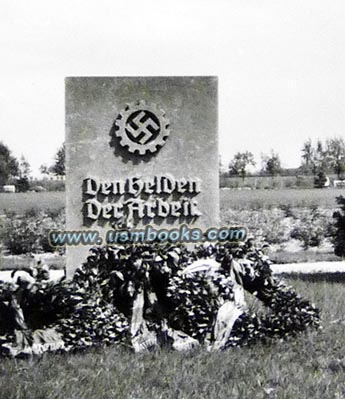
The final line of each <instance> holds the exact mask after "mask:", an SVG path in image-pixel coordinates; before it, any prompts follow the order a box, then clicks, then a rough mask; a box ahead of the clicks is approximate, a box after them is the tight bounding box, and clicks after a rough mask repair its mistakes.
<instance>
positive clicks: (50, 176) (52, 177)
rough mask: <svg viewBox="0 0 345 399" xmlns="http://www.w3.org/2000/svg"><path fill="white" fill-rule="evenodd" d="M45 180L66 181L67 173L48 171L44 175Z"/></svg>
mask: <svg viewBox="0 0 345 399" xmlns="http://www.w3.org/2000/svg"><path fill="white" fill-rule="evenodd" d="M43 180H50V181H65V180H66V176H65V175H57V174H56V173H48V174H46V175H44V177H43Z"/></svg>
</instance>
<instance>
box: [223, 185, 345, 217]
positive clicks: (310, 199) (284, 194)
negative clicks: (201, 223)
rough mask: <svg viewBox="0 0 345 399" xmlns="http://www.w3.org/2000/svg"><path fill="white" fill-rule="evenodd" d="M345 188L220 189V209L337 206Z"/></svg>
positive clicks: (329, 207) (328, 207)
mask: <svg viewBox="0 0 345 399" xmlns="http://www.w3.org/2000/svg"><path fill="white" fill-rule="evenodd" d="M340 195H343V196H344V195H345V189H299V190H292V189H283V190H231V189H221V190H220V211H221V214H222V212H223V211H226V210H227V209H228V208H231V209H262V208H266V209H270V208H280V207H282V206H284V207H286V206H291V207H295V208H304V207H314V206H318V207H321V208H327V209H333V208H336V206H337V205H336V197H338V196H340Z"/></svg>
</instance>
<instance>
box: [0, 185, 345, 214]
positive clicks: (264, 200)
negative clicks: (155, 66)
mask: <svg viewBox="0 0 345 399" xmlns="http://www.w3.org/2000/svg"><path fill="white" fill-rule="evenodd" d="M65 195H66V194H65V192H44V193H15V194H4V193H0V213H4V212H5V211H7V212H16V213H17V214H21V213H24V212H25V211H27V210H30V209H32V208H34V209H38V210H45V209H51V210H58V209H61V208H64V207H65ZM339 195H345V189H296V190H294V189H282V190H230V189H221V190H220V209H221V213H222V211H224V210H227V209H228V208H232V209H261V208H274V207H281V206H292V207H297V208H298V207H310V206H319V207H324V208H328V209H330V208H335V207H336V200H335V198H336V197H337V196H339Z"/></svg>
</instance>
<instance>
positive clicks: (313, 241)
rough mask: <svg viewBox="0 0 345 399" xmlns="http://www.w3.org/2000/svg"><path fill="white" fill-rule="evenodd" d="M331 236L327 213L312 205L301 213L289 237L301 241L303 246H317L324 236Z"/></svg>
mask: <svg viewBox="0 0 345 399" xmlns="http://www.w3.org/2000/svg"><path fill="white" fill-rule="evenodd" d="M330 236H331V225H330V223H329V219H328V215H327V214H325V213H321V212H320V211H319V209H318V208H317V207H316V206H314V207H312V208H311V209H310V210H308V212H306V213H304V215H302V217H301V219H299V220H298V221H297V224H296V226H295V227H294V228H293V230H292V231H291V234H290V237H291V238H295V239H297V240H300V241H302V243H303V248H304V249H308V248H310V247H319V246H320V245H321V244H322V242H323V241H324V240H325V238H328V237H330Z"/></svg>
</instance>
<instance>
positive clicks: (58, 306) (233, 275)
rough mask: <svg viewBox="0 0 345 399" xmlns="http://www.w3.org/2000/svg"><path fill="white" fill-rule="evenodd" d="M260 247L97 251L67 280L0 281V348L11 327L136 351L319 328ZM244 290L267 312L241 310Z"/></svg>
mask: <svg viewBox="0 0 345 399" xmlns="http://www.w3.org/2000/svg"><path fill="white" fill-rule="evenodd" d="M264 252H265V250H264V248H255V247H254V246H253V244H252V242H251V241H250V240H248V241H247V242H246V243H237V244H229V243H226V244H224V243H218V244H204V245H202V246H199V247H197V248H195V249H194V250H189V249H188V248H187V247H186V246H184V245H182V244H181V245H176V244H167V245H164V246H163V245H160V244H150V245H145V244H140V245H139V244H133V245H130V246H114V247H95V248H93V249H92V250H91V251H90V255H89V257H88V258H87V261H86V262H85V263H84V264H83V265H82V266H81V267H80V268H79V269H77V271H76V273H75V275H74V277H73V279H72V280H69V281H66V280H63V281H60V282H58V283H52V282H47V281H36V282H35V283H34V284H24V283H23V282H21V283H19V285H18V284H17V285H16V286H15V285H13V284H12V285H11V284H3V285H2V286H0V304H1V306H0V319H1V321H2V323H1V325H2V326H7V329H6V328H3V331H1V334H2V336H1V337H0V343H2V346H1V347H2V349H3V350H2V352H3V353H4V354H6V353H11V348H12V347H16V346H17V349H18V342H16V337H17V335H16V334H14V332H15V331H17V330H23V331H24V330H25V331H26V334H27V336H29V337H30V334H34V332H35V331H36V330H38V329H39V330H40V331H43V333H41V337H42V335H43V337H44V331H45V330H49V331H50V333H51V331H52V330H54V331H55V332H56V334H58V335H59V337H60V338H61V340H62V342H63V345H60V349H61V350H65V351H70V350H79V349H83V348H88V347H91V346H97V345H105V344H123V345H127V346H129V347H132V348H134V350H136V351H140V350H148V349H150V348H154V347H158V346H159V347H161V346H168V347H172V348H175V349H190V348H192V347H195V346H198V345H205V346H206V347H207V348H208V349H210V350H212V349H221V350H222V349H226V348H228V347H233V346H242V345H248V344H252V343H255V342H257V341H267V340H271V339H274V338H284V337H288V336H295V335H296V334H297V333H299V332H302V331H305V330H306V329H308V328H317V327H319V325H320V318H319V311H318V309H317V308H315V307H314V305H313V304H311V303H310V302H309V301H307V300H305V299H303V298H301V297H300V296H299V295H297V294H296V292H295V291H294V290H293V289H292V288H290V287H287V286H286V285H284V284H283V283H282V282H281V281H279V280H277V279H276V278H274V277H273V276H272V272H271V269H270V261H269V259H268V258H267V256H266V255H265V253H264ZM244 291H246V292H247V293H250V294H252V295H255V296H256V297H257V298H258V299H259V300H260V301H262V303H263V305H264V306H265V307H266V308H267V311H266V312H265V313H263V314H258V313H254V312H253V311H249V310H248V309H247V307H246V303H245V297H244ZM16 306H17V307H16ZM20 312H22V320H21V322H18V320H20V319H21V313H20ZM17 338H18V337H17ZM40 339H42V338H40ZM43 340H44V338H43ZM27 345H30V339H29V340H28V344H27ZM48 348H49V345H48ZM15 353H20V351H18V350H17V351H16V352H15Z"/></svg>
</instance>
